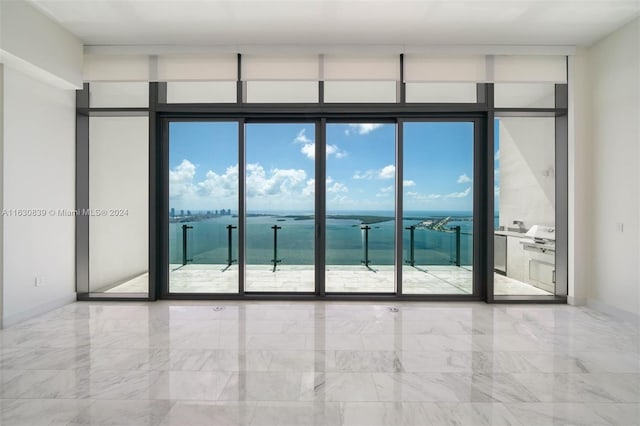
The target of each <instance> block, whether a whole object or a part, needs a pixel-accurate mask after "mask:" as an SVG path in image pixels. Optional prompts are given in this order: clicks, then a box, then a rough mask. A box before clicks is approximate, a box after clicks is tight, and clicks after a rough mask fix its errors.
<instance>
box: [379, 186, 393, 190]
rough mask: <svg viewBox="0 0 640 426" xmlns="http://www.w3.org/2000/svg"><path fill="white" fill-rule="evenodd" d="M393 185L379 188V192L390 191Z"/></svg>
mask: <svg viewBox="0 0 640 426" xmlns="http://www.w3.org/2000/svg"><path fill="white" fill-rule="evenodd" d="M392 191H393V186H391V185H390V186H385V187H384V188H380V192H392Z"/></svg>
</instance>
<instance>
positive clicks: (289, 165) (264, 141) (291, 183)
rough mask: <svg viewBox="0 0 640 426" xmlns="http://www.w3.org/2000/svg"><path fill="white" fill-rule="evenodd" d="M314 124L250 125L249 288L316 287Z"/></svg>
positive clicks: (247, 182) (302, 289)
mask: <svg viewBox="0 0 640 426" xmlns="http://www.w3.org/2000/svg"><path fill="white" fill-rule="evenodd" d="M314 139H315V126H314V125H313V124H308V123H300V124H289V123H273V124H271V123H269V124H263V123H251V124H247V125H246V137H245V140H246V145H245V146H246V166H245V168H246V172H245V175H244V179H245V185H246V212H247V213H246V219H245V226H246V228H245V229H246V243H245V252H246V259H247V264H246V268H245V286H244V288H245V291H247V292H309V293H310V292H313V291H314V289H315V269H314V268H315V266H314V265H315V257H314V235H315V233H314V228H315V201H314V200H315V198H314V195H315V178H314V173H315V142H314Z"/></svg>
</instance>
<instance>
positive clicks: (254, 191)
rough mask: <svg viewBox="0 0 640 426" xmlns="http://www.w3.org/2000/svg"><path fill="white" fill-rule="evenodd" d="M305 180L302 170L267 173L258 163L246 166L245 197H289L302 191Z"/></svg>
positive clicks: (305, 176) (275, 170)
mask: <svg viewBox="0 0 640 426" xmlns="http://www.w3.org/2000/svg"><path fill="white" fill-rule="evenodd" d="M306 179H307V174H306V173H305V171H304V170H302V169H272V170H270V171H269V173H267V172H266V171H265V170H264V168H263V167H262V166H261V165H260V164H259V163H254V164H247V180H246V182H247V197H259V196H269V195H279V194H280V195H290V194H292V193H293V192H294V190H302V188H301V187H302V185H303V184H305V182H306Z"/></svg>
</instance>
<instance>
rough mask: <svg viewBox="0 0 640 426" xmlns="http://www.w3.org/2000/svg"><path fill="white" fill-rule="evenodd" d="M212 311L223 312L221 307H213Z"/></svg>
mask: <svg viewBox="0 0 640 426" xmlns="http://www.w3.org/2000/svg"><path fill="white" fill-rule="evenodd" d="M213 310H214V311H224V308H223V307H222V306H214V307H213Z"/></svg>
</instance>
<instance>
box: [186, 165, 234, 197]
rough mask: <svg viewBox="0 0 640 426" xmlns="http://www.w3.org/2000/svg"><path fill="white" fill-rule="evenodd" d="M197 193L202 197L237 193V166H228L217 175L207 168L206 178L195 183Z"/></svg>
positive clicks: (227, 195)
mask: <svg viewBox="0 0 640 426" xmlns="http://www.w3.org/2000/svg"><path fill="white" fill-rule="evenodd" d="M195 188H196V191H197V194H198V195H200V196H203V197H229V196H232V195H235V194H237V193H238V166H237V165H235V166H229V167H227V170H226V171H225V172H224V174H222V175H219V174H217V173H216V172H214V171H212V170H209V171H208V172H207V178H206V179H205V180H204V181H202V182H199V183H197V184H196V185H195Z"/></svg>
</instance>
